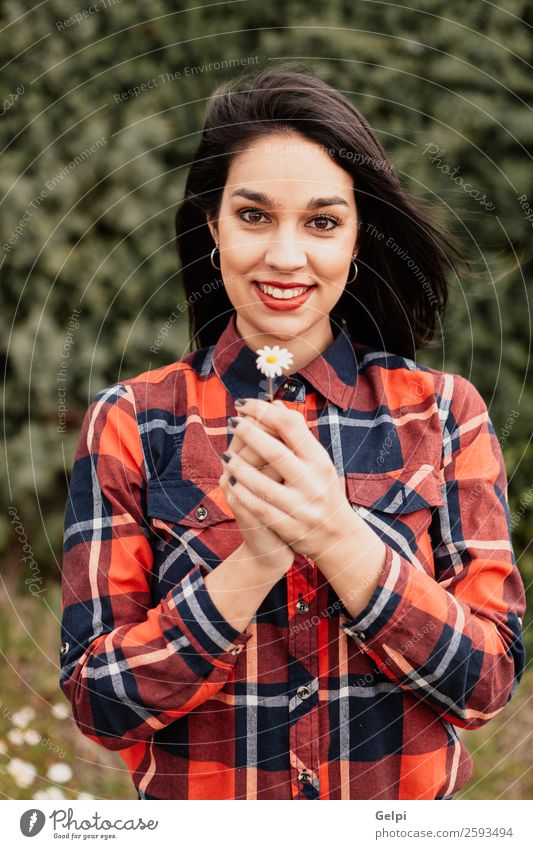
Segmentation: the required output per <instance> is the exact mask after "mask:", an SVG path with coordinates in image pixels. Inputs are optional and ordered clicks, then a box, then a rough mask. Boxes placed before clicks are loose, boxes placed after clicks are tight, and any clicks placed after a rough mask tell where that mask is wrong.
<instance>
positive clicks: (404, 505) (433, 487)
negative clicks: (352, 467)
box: [346, 464, 444, 513]
mask: <svg viewBox="0 0 533 849" xmlns="http://www.w3.org/2000/svg"><path fill="white" fill-rule="evenodd" d="M346 490H347V495H348V499H349V500H350V501H351V502H353V503H355V504H362V505H363V506H365V507H370V508H371V509H373V510H382V511H383V512H384V513H411V512H413V511H414V510H423V509H424V508H427V507H438V506H441V505H442V504H444V499H443V498H442V495H441V491H440V485H439V477H438V472H437V470H436V469H435V468H434V467H433V466H431V465H429V464H423V465H421V466H419V465H418V466H410V467H407V468H404V469H397V470H395V471H392V472H386V473H384V474H381V473H380V474H367V473H361V474H360V473H352V472H349V473H348V474H347V475H346Z"/></svg>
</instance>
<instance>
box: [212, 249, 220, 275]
mask: <svg viewBox="0 0 533 849" xmlns="http://www.w3.org/2000/svg"><path fill="white" fill-rule="evenodd" d="M215 251H218V245H215V247H214V248H213V250H212V251H211V265H212V266H213V268H216V270H217V271H220V266H219V265H215V263H214V259H213V257H214V253H215ZM219 253H220V251H219Z"/></svg>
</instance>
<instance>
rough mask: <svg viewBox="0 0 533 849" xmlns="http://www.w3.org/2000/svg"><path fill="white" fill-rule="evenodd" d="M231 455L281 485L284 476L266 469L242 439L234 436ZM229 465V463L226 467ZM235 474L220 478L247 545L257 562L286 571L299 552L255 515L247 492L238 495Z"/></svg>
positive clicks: (225, 472) (229, 473)
mask: <svg viewBox="0 0 533 849" xmlns="http://www.w3.org/2000/svg"><path fill="white" fill-rule="evenodd" d="M228 453H231V454H232V455H238V456H239V457H240V458H241V460H242V461H243V462H246V463H247V464H248V465H250V466H253V467H254V468H257V469H262V474H263V475H265V476H268V477H269V478H270V479H271V480H273V481H276V482H278V483H279V482H280V481H281V480H282V478H281V475H280V474H279V473H278V472H277V471H276V470H275V469H274V468H272V467H264V463H263V460H262V458H261V456H260V455H259V454H257V452H256V451H254V449H253V448H252V447H251V446H248V445H246V444H245V443H244V442H243V441H242V440H241V439H240V437H239V436H238V435H237V434H236V433H234V434H233V436H232V440H231V445H230V447H229V449H228ZM224 465H227V464H224ZM230 475H231V472H230V471H228V470H227V469H226V468H224V471H223V473H222V475H221V477H220V479H219V483H220V485H221V487H222V489H223V492H224V495H225V497H226V501H227V502H228V504H229V506H230V507H231V510H232V512H233V514H234V516H235V518H236V520H237V524H238V526H239V530H240V531H241V534H242V537H243V541H244V544H245V546H246V548H247V550H248V552H249V553H250V556H251V557H253V559H254V560H257V562H258V563H259V564H260V565H262V566H266V567H267V568H275V569H276V570H281V572H282V573H284V572H286V571H287V570H288V569H289V568H290V566H291V565H292V562H293V560H294V554H295V552H294V551H293V550H292V549H291V548H290V547H289V546H288V545H286V544H285V543H284V542H283V540H282V539H280V537H279V536H278V535H277V534H276V533H274V531H272V530H271V529H270V528H268V527H265V526H264V525H263V523H261V521H260V520H259V519H258V518H257V517H256V516H255V514H254V512H253V510H251V509H249V508H250V505H249V503H248V501H247V498H246V494H245V493H244V491H240V490H239V491H237V492H235V487H233V486H231V484H230V483H229V477H230Z"/></svg>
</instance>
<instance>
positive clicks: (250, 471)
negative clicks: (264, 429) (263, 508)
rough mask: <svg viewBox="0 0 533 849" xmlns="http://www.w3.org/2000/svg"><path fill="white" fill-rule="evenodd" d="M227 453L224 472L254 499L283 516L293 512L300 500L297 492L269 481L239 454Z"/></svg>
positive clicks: (281, 484)
mask: <svg viewBox="0 0 533 849" xmlns="http://www.w3.org/2000/svg"><path fill="white" fill-rule="evenodd" d="M263 436H264V437H265V438H266V439H272V438H273V437H269V436H268V435H267V434H263ZM284 450H285V451H286V450H287V449H284ZM227 453H228V454H229V460H227V461H224V468H225V471H227V472H228V474H229V475H230V476H233V477H234V478H236V480H237V481H238V482H240V483H241V484H242V485H243V486H245V487H246V488H247V489H248V490H250V491H251V492H252V493H253V494H254V497H255V498H259V499H263V500H264V501H266V502H267V503H268V504H269V505H273V506H274V507H275V508H276V509H277V510H278V511H281V513H283V514H290V513H291V512H292V511H293V510H294V508H295V506H296V505H295V501H296V500H297V499H300V498H301V495H300V493H299V492H294V490H293V489H291V488H290V487H289V486H288V485H286V484H283V483H278V482H277V481H273V480H271V479H270V478H269V477H268V476H267V475H265V474H263V472H262V471H260V470H259V469H256V468H255V467H254V466H252V465H250V463H247V462H246V460H244V459H243V458H242V456H241V455H240V454H231V452H227Z"/></svg>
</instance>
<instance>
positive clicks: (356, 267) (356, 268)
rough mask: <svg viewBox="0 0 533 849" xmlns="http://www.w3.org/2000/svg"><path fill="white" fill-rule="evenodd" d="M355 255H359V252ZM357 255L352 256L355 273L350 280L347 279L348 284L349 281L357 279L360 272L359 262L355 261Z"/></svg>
mask: <svg viewBox="0 0 533 849" xmlns="http://www.w3.org/2000/svg"><path fill="white" fill-rule="evenodd" d="M355 256H357V254H355ZM355 256H353V257H352V262H353V267H354V268H355V274H354V276H353V277H352V278H351V279H350V280H347V281H346V285H348V283H353V281H354V280H355V279H356V277H357V275H358V274H359V268H358V266H357V263H356V261H355ZM350 265H351V263H350Z"/></svg>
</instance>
